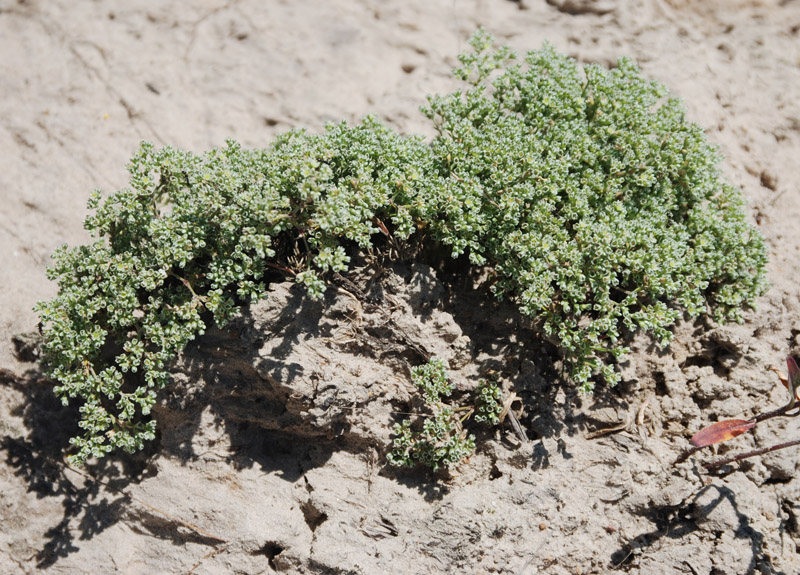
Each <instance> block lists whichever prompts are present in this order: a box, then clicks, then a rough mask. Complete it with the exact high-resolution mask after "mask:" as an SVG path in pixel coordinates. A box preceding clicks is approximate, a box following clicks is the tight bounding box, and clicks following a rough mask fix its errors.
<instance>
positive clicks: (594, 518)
mask: <svg viewBox="0 0 800 575" xmlns="http://www.w3.org/2000/svg"><path fill="white" fill-rule="evenodd" d="M478 26H483V27H485V28H486V29H487V30H489V31H490V32H492V33H493V34H495V36H496V37H497V38H498V39H499V40H500V41H503V42H506V43H509V44H510V45H511V46H512V47H514V48H515V49H518V50H525V49H528V48H537V47H539V46H540V45H541V44H542V42H543V41H544V40H549V41H550V42H551V43H553V44H554V45H555V46H556V47H557V48H559V49H560V50H563V51H565V52H567V53H569V54H570V55H572V56H574V57H576V58H578V59H579V60H580V61H582V62H600V63H603V64H607V65H611V64H613V63H614V62H615V61H616V59H617V58H618V57H619V56H623V55H626V56H631V57H633V58H634V59H636V60H637V61H638V62H639V64H640V66H641V68H642V70H643V71H644V73H645V74H646V75H648V76H650V77H653V78H656V79H658V80H660V81H662V82H664V83H665V84H667V85H668V86H669V87H670V88H671V90H672V91H673V93H675V94H676V95H678V96H680V97H681V98H683V99H684V100H685V102H686V105H687V108H688V113H689V116H690V118H691V119H693V120H695V121H697V122H699V123H701V124H702V125H703V126H704V127H706V128H707V132H708V137H709V138H710V139H711V140H712V141H713V142H715V143H716V144H718V145H719V146H720V148H721V150H722V152H723V153H724V155H725V156H726V161H725V164H724V169H725V172H726V174H727V176H728V177H729V179H730V180H731V181H733V182H734V183H735V184H736V185H737V186H740V187H741V188H742V189H743V190H744V192H745V194H746V195H747V196H748V198H749V199H750V203H749V205H748V210H749V211H750V213H751V214H752V218H753V221H754V222H755V223H757V225H758V226H759V229H760V230H761V232H762V233H763V234H764V236H765V238H766V241H767V245H768V250H769V255H770V264H769V279H770V282H771V288H770V290H769V292H768V293H767V294H766V295H765V296H764V297H763V298H761V300H760V301H759V306H758V309H757V310H756V311H753V312H749V313H748V314H747V316H746V321H745V323H744V324H742V325H734V326H718V325H714V324H712V323H709V322H707V321H698V322H694V323H684V324H682V325H680V326H678V327H677V329H676V339H675V342H674V343H673V344H672V345H671V346H670V347H669V348H668V349H667V350H664V351H659V350H658V349H656V348H654V347H653V346H651V344H650V342H649V341H648V340H647V339H645V338H641V339H637V340H636V342H635V343H634V346H633V347H634V352H633V354H632V355H631V358H630V361H629V362H628V364H627V365H625V366H624V370H623V374H624V381H623V384H621V385H620V386H618V387H616V388H614V389H606V388H602V387H601V388H599V389H598V390H597V391H596V393H595V394H594V395H592V396H586V395H583V394H580V393H579V392H578V391H577V390H576V389H575V388H574V387H573V386H571V385H570V384H569V383H568V382H567V381H566V380H565V377H564V373H563V366H562V365H561V364H560V362H559V361H558V355H557V353H556V350H554V349H553V348H552V347H550V346H549V345H548V344H546V343H544V342H542V341H541V340H540V339H539V338H538V337H537V335H536V333H535V332H534V331H531V330H530V329H529V327H528V326H527V325H526V323H525V322H524V321H522V320H521V318H520V317H519V315H518V314H516V313H515V311H514V309H513V307H508V306H506V305H504V304H499V303H497V302H495V301H493V300H492V299H491V298H490V297H488V296H487V294H486V293H484V292H483V291H482V290H481V289H480V287H475V286H473V284H472V283H471V282H470V281H469V280H468V278H464V277H463V275H459V274H458V273H457V272H454V271H453V270H452V269H440V268H437V267H430V266H429V265H427V264H425V263H421V262H420V263H414V264H409V263H401V262H378V261H372V260H369V259H364V261H363V262H362V266H361V267H360V268H359V269H358V270H357V271H356V272H355V273H353V274H351V275H350V276H348V277H347V278H340V280H339V281H338V282H337V283H336V287H335V288H332V289H330V290H329V292H328V295H327V297H326V300H325V301H324V302H323V303H322V304H319V303H313V302H310V301H308V300H307V299H306V298H304V297H303V294H302V291H301V290H299V289H297V288H296V287H294V286H293V284H290V283H277V284H273V285H272V286H271V287H270V289H271V292H272V293H271V294H270V297H269V298H268V299H267V300H265V301H264V302H261V303H259V304H257V305H253V306H251V307H249V308H248V309H246V310H244V311H243V313H242V314H241V316H239V317H238V318H237V319H236V320H235V321H234V322H233V323H231V324H230V325H229V326H227V327H226V328H224V329H222V330H212V331H209V332H208V333H207V334H206V335H205V336H204V337H203V338H201V339H199V340H198V341H197V342H195V343H194V344H193V345H192V346H191V347H190V348H189V349H187V350H186V353H185V354H184V355H183V357H182V358H181V360H180V362H178V363H177V364H176V365H175V366H174V368H173V372H174V378H173V380H174V381H173V384H172V385H171V386H170V387H169V388H168V389H167V390H166V392H165V393H163V394H162V399H161V402H160V403H159V405H158V407H157V409H156V410H155V412H156V418H157V419H158V423H159V430H160V432H159V437H158V439H157V441H155V442H153V444H151V445H150V446H149V447H148V449H147V451H146V452H145V453H141V454H138V455H136V456H134V457H125V456H116V457H111V458H108V459H106V460H103V461H100V462H95V463H93V464H91V465H89V466H88V467H86V468H84V469H82V470H76V469H73V468H70V467H68V466H66V465H65V464H64V463H63V453H64V450H65V448H66V447H67V445H68V444H67V441H68V438H69V436H70V435H71V434H73V433H75V431H76V428H75V421H76V418H75V412H74V410H73V408H64V407H62V406H61V403H60V402H59V401H57V400H56V399H55V398H54V397H53V395H52V388H51V384H50V383H49V382H48V381H47V380H46V379H44V377H43V376H42V375H41V373H40V371H39V369H38V366H37V363H36V359H37V357H36V354H37V351H36V347H35V341H31V340H30V339H29V338H27V337H25V336H23V337H19V335H20V334H26V333H30V332H35V330H36V324H37V321H38V320H37V318H36V315H35V314H34V313H33V311H32V307H33V305H34V303H35V302H36V301H37V300H39V299H44V298H48V297H51V296H52V295H53V294H54V292H55V286H53V285H52V284H50V283H49V282H48V281H47V280H46V279H45V275H44V269H45V266H46V265H47V262H48V256H49V254H50V253H51V252H52V251H53V250H54V249H55V247H56V246H58V245H59V244H61V243H64V242H67V243H70V244H75V243H80V242H83V241H86V236H85V234H84V232H83V231H82V228H81V222H82V218H83V216H84V214H85V203H86V200H87V198H88V196H89V192H90V191H91V190H92V189H93V188H95V187H102V188H103V189H104V190H105V191H107V192H108V191H113V190H114V189H117V188H119V187H122V186H124V185H125V172H124V166H125V164H126V162H127V159H128V157H129V156H130V155H131V154H132V153H133V151H135V149H136V148H137V145H138V142H139V141H140V140H142V139H146V140H150V141H153V142H155V143H156V144H158V145H166V144H170V145H173V146H176V147H183V148H188V149H191V150H194V151H198V152H199V151H202V150H204V149H208V148H211V147H214V146H219V145H222V144H223V143H224V140H225V138H227V137H233V138H235V139H237V140H239V141H240V142H242V144H243V145H245V146H251V147H257V146H265V145H267V143H268V142H269V141H270V140H271V138H273V137H274V136H275V134H277V133H280V132H282V131H285V130H286V129H289V128H299V127H304V128H308V129H311V130H318V129H320V128H321V127H322V125H324V123H325V122H327V121H332V120H340V119H346V120H356V119H358V118H359V117H361V116H363V115H365V114H367V113H372V114H375V115H377V116H379V117H381V118H382V119H384V120H385V121H387V122H388V123H390V124H391V125H393V126H395V127H396V128H397V129H398V130H401V131H403V132H406V133H412V132H421V133H426V134H427V133H429V128H428V127H427V125H426V120H425V119H424V118H423V117H422V116H421V114H419V113H418V112H417V108H418V106H419V105H420V104H421V103H422V102H423V101H424V96H425V94H427V93H431V92H443V91H447V90H450V89H452V88H453V87H454V86H455V85H456V81H455V80H454V79H453V78H451V77H450V76H449V70H450V68H451V67H452V65H453V64H454V62H455V55H456V54H457V53H458V52H459V51H460V50H462V49H463V48H464V47H465V45H466V39H467V38H468V37H469V36H470V35H471V34H472V32H473V31H474V30H475V29H476V28H477V27H478ZM0 53H2V54H3V58H2V60H0V70H1V71H2V72H0V151H2V155H1V156H0V157H2V160H0V162H2V170H0V194H2V196H1V197H2V200H3V209H2V211H0V244H1V245H2V246H3V249H2V250H0V296H2V302H3V305H2V306H1V307H0V572H3V573H12V574H17V573H20V574H22V573H25V574H27V573H53V574H55V573H64V574H73V573H75V574H79V573H93V574H104V573H117V572H121V573H130V574H135V573H143V574H145V573H147V574H150V573H195V574H219V573H241V574H257V573H273V572H279V573H289V574H312V573H313V574H316V573H320V574H339V573H341V574H345V573H347V574H350V573H353V574H366V575H371V574H379V573H427V574H429V573H508V574H514V575H531V574H534V573H548V574H584V575H585V574H588V573H617V572H624V573H636V574H648V575H649V574H660V573H664V574H671V573H686V574H694V575H701V574H702V575H712V574H713V575H723V574H731V575H733V574H737V575H738V574H743V573H770V574H771V573H775V574H777V573H783V574H793V573H797V572H800V555H799V554H798V545H800V503H798V496H800V479H798V478H797V477H796V469H797V465H798V458H799V457H800V456H799V455H798V454H800V451H798V450H797V449H789V450H784V451H778V452H775V453H772V454H769V455H767V456H765V457H763V458H760V459H752V460H748V461H746V462H743V463H741V464H738V465H734V466H730V467H728V468H725V469H724V470H723V471H722V472H720V473H716V474H708V473H706V472H705V471H704V470H703V469H702V467H701V465H700V464H701V463H702V462H703V461H706V460H708V459H709V458H713V454H711V453H709V454H705V455H702V454H698V455H697V456H694V457H691V458H689V459H688V460H686V461H684V462H682V463H678V464H675V463H674V462H675V460H676V458H678V457H679V456H680V455H681V453H683V452H684V450H685V449H686V448H687V447H688V446H689V443H688V437H689V436H691V434H692V433H694V432H695V431H697V430H698V429H700V428H702V427H704V426H706V425H708V424H709V423H711V422H713V421H715V420H717V419H724V418H729V417H747V416H749V415H752V414H753V413H757V412H760V411H764V410H765V409H769V408H771V407H778V406H780V405H781V404H783V403H784V402H785V401H786V392H785V391H784V390H783V388H782V387H781V386H780V385H778V380H777V377H776V376H775V374H774V373H772V372H771V371H770V370H769V366H770V365H773V364H774V365H781V364H782V362H783V358H784V357H785V356H786V355H787V354H795V355H798V354H800V327H798V318H800V299H798V295H799V294H800V285H798V282H797V281H795V280H796V277H797V276H798V271H800V267H799V266H798V264H797V262H798V255H800V253H799V252H800V235H799V234H798V231H797V224H796V222H798V221H800V219H799V216H800V214H799V213H798V212H800V207H798V206H800V202H797V201H796V200H797V199H798V193H800V161H798V157H800V154H799V152H800V103H798V99H797V94H798V93H800V2H798V1H797V0H780V1H779V0H761V1H759V0H728V1H725V2H723V1H722V0H713V1H712V0H709V1H706V2H702V3H699V2H690V1H688V0H636V1H632V2H622V1H615V0H595V1H592V0H547V1H534V0H524V1H522V2H510V1H507V0H476V1H469V2H467V1H462V0H458V1H448V2H426V1H423V0H409V1H407V2H402V3H393V2H385V1H379V0H331V1H329V2H325V3H319V2H311V1H292V2H289V1H278V2H271V3H262V2H257V1H255V0H241V1H236V0H229V1H227V2H212V1H209V2H205V3H195V4H193V5H191V6H190V5H189V4H178V3H163V2H157V1H155V0H150V1H142V2H136V3H128V2H123V1H121V0H120V1H106V2H96V1H88V0H82V1H78V2H66V1H63V0H53V1H49V2H44V1H43V0H13V1H12V0H0ZM428 263H431V262H428ZM431 356H437V357H441V358H443V359H445V360H447V361H448V363H449V365H450V367H451V369H450V374H451V377H452V380H453V382H454V383H455V385H456V390H457V391H456V394H455V395H456V398H458V397H460V396H461V395H463V394H465V393H466V392H468V391H469V390H471V389H473V388H474V386H475V385H476V382H477V380H478V379H479V378H480V377H483V376H485V375H486V374H487V373H488V372H490V371H491V372H496V374H497V377H498V378H499V381H500V382H501V384H502V386H503V390H504V392H505V393H506V395H507V396H509V395H510V394H512V393H515V394H516V395H517V396H518V400H517V401H515V402H514V404H513V405H512V408H513V409H514V410H515V413H516V414H517V415H518V418H519V421H520V423H521V426H522V428H523V429H524V431H525V434H526V435H527V441H524V440H523V439H521V438H520V435H519V433H516V432H515V431H514V430H513V428H512V427H511V426H510V425H509V424H508V421H506V422H505V423H504V424H503V425H501V426H500V427H499V428H496V429H494V430H485V429H480V428H475V429H474V430H473V432H474V433H475V434H476V437H477V443H478V448H477V450H476V453H475V454H474V455H473V456H472V457H470V458H469V460H468V461H466V462H465V463H464V464H463V465H461V466H460V467H458V468H457V469H455V470H453V471H452V472H451V473H449V474H445V475H440V476H437V477H433V476H431V475H429V474H426V473H423V472H421V471H406V470H398V469H396V468H392V467H390V466H387V464H386V453H387V449H388V447H389V443H390V440H391V428H392V425H393V424H394V423H396V422H398V421H401V420H402V419H403V418H404V417H406V415H405V414H406V413H408V412H410V411H412V410H413V409H414V408H415V406H417V405H418V399H416V398H415V390H414V386H413V385H412V383H411V381H410V370H411V368H412V367H413V366H415V365H419V364H421V363H424V361H425V360H426V359H427V358H428V357H431ZM795 437H797V424H796V422H795V421H793V420H784V421H774V422H770V423H769V424H766V425H763V426H759V427H758V428H757V430H756V432H755V433H752V434H745V435H742V436H741V437H739V438H737V439H735V440H734V441H732V442H730V444H725V445H724V446H721V447H720V449H719V455H724V454H730V453H736V452H740V451H745V450H747V449H752V448H755V447H762V446H766V445H770V444H772V443H777V442H779V441H787V440H790V439H794V438H795Z"/></svg>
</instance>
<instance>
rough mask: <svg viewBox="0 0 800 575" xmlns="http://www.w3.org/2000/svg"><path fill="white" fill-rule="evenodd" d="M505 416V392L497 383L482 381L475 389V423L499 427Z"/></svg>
mask: <svg viewBox="0 0 800 575" xmlns="http://www.w3.org/2000/svg"><path fill="white" fill-rule="evenodd" d="M502 414H503V391H502V390H501V389H500V386H499V385H498V383H497V381H495V380H494V379H492V380H485V379H482V380H480V381H479V382H478V386H477V387H476V388H475V421H476V422H478V423H485V424H487V425H498V424H499V423H500V417H501V416H502Z"/></svg>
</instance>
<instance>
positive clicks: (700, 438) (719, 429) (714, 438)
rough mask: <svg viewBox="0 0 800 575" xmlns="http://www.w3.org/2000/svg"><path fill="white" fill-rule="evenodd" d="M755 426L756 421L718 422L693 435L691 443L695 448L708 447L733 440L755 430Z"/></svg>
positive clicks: (733, 420)
mask: <svg viewBox="0 0 800 575" xmlns="http://www.w3.org/2000/svg"><path fill="white" fill-rule="evenodd" d="M755 426H756V422H755V421H751V420H747V419H726V420H725V421H718V422H717V423H715V424H714V425H709V426H708V427H706V428H705V429H701V430H700V431H698V432H697V433H695V434H694V435H692V438H691V439H690V440H689V441H690V442H691V443H692V445H694V446H695V447H706V446H708V445H714V444H715V443H720V442H722V441H728V440H729V439H733V438H734V437H736V436H737V435H741V434H742V433H744V432H745V431H747V430H748V429H753V428H754V427H755Z"/></svg>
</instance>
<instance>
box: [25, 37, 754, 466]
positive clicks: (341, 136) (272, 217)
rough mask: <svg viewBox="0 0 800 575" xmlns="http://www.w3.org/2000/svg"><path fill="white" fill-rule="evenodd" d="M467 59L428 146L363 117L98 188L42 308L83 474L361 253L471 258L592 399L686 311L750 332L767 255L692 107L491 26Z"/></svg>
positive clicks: (138, 163) (629, 72) (159, 157)
mask: <svg viewBox="0 0 800 575" xmlns="http://www.w3.org/2000/svg"><path fill="white" fill-rule="evenodd" d="M471 46H472V48H473V51H471V52H469V53H466V54H462V55H461V56H460V57H459V59H460V62H461V65H460V66H459V67H458V68H457V69H456V70H455V74H456V76H458V77H459V78H461V79H462V80H465V81H466V83H467V85H466V87H465V88H464V89H461V90H458V91H456V92H454V93H452V94H449V95H443V96H442V95H438V96H431V97H430V98H429V101H428V105H427V107H425V108H424V113H425V114H426V115H427V116H428V117H429V118H430V119H431V120H432V121H433V123H434V126H435V128H436V131H437V135H436V136H435V137H434V138H433V140H432V142H430V143H427V142H425V141H424V140H423V139H422V138H420V137H414V136H411V137H405V136H400V135H398V134H395V133H394V132H393V131H392V130H390V129H389V128H388V127H386V126H384V125H383V124H381V123H380V122H379V121H378V120H376V119H375V118H371V117H367V118H366V119H365V120H364V121H363V122H362V123H360V124H358V125H356V126H348V125H346V124H337V125H332V126H328V127H327V129H326V130H325V132H324V133H322V134H311V133H308V132H305V131H290V132H288V133H286V134H283V135H281V136H279V137H278V138H277V139H276V141H275V142H274V143H273V144H272V145H271V146H269V147H268V148H266V149H262V150H245V149H243V148H242V147H241V146H239V145H238V144H236V143H235V142H232V141H231V142H228V145H227V146H226V147H225V148H222V149H218V150H212V151H210V152H208V153H206V154H202V155H196V154H192V153H190V152H185V151H180V150H176V149H173V148H170V147H167V148H163V149H160V150H159V149H155V148H154V147H153V146H152V145H150V144H142V147H141V149H140V150H139V152H138V153H137V154H136V155H135V156H134V158H133V159H132V161H131V163H130V165H129V166H128V170H129V172H130V187H129V188H126V189H123V190H120V191H118V192H116V193H114V194H112V195H110V196H109V197H107V198H106V199H103V198H102V197H101V194H100V193H99V192H96V193H95V194H93V195H92V197H91V199H90V201H89V208H90V210H92V211H93V212H94V213H93V214H92V215H90V216H88V217H87V218H86V222H85V225H86V228H87V230H88V231H89V232H90V233H91V234H92V235H93V236H94V237H95V240H94V241H93V242H92V243H90V244H88V245H84V246H78V247H73V248H68V247H62V248H59V249H58V250H57V251H56V253H55V254H54V258H55V264H54V265H53V266H52V267H51V268H50V269H49V272H48V273H49V277H50V278H51V279H52V280H54V281H56V282H58V286H59V292H58V295H57V296H56V297H55V298H54V299H52V300H51V301H49V302H42V303H40V304H38V305H37V310H38V312H39V313H40V315H41V322H42V325H43V332H44V339H45V343H44V352H45V360H44V365H45V367H46V370H47V372H48V373H49V375H50V376H51V377H52V378H54V379H55V380H56V381H57V382H58V383H57V386H56V388H55V391H56V393H57V394H58V395H59V397H61V398H62V400H63V401H64V402H65V403H67V402H69V401H71V400H77V401H79V402H80V412H81V420H80V426H81V428H82V429H83V434H82V435H81V436H80V437H76V438H74V440H73V445H74V447H75V452H74V453H73V455H72V456H71V459H72V462H73V463H80V462H83V461H85V460H86V458H87V457H90V456H95V457H99V456H102V455H104V454H106V453H108V452H110V451H112V450H113V449H115V448H123V449H125V450H128V451H133V450H136V449H139V448H140V447H141V446H142V444H143V441H145V440H148V439H151V438H152V437H153V436H154V433H155V424H154V422H153V421H152V420H151V419H150V417H149V413H150V410H151V408H152V406H153V404H154V403H155V401H156V398H157V391H158V390H159V389H160V388H162V387H163V386H164V385H166V383H167V382H168V379H169V378H168V371H167V368H168V365H169V362H170V361H172V360H173V359H174V358H175V357H176V355H177V354H178V353H180V351H181V350H182V349H183V348H184V347H185V346H186V344H187V343H188V342H189V341H191V340H192V339H194V338H195V337H197V336H198V335H199V334H202V333H203V330H204V329H205V328H206V325H207V324H208V323H209V322H210V321H212V320H213V321H214V322H216V323H217V324H220V325H221V324H224V323H225V321H226V320H228V319H229V318H230V317H231V315H232V314H233V313H235V311H236V310H237V308H238V307H239V306H240V305H242V304H243V303H245V302H248V301H252V300H254V299H257V298H261V297H265V296H266V295H267V294H268V291H267V289H266V288H267V284H268V283H269V281H270V279H271V278H274V276H275V274H283V275H288V276H290V277H293V278H294V280H295V281H296V282H297V283H299V284H301V285H303V286H305V287H306V289H307V290H308V294H309V296H310V297H312V298H321V297H322V295H323V292H324V290H325V277H326V274H330V273H331V272H345V271H346V270H347V269H348V263H349V260H350V256H349V253H352V251H351V250H353V249H356V248H361V249H365V250H366V249H380V248H381V247H382V246H385V245H386V244H387V243H395V244H396V243H402V242H409V241H412V240H413V241H414V242H415V243H419V244H422V243H423V242H426V241H427V242H428V243H430V244H431V245H434V243H433V242H436V243H435V245H439V246H444V247H445V249H446V250H447V252H449V254H450V255H452V256H453V257H459V256H461V255H466V256H467V257H468V259H469V261H470V262H472V264H474V265H478V266H483V267H484V268H485V270H486V274H484V275H485V276H486V277H488V278H489V280H488V281H489V282H490V283H491V288H492V290H493V292H494V293H495V294H496V295H497V297H499V298H508V299H512V300H514V301H516V302H517V303H518V304H519V309H520V311H521V312H522V313H523V314H525V315H528V316H531V317H532V318H535V319H536V321H537V325H538V326H539V327H540V329H541V332H542V333H543V334H544V335H545V336H547V337H548V338H550V339H551V340H552V341H553V342H555V343H556V344H557V345H558V346H559V348H560V349H561V351H562V353H563V355H564V358H565V359H566V360H567V362H568V364H569V365H570V366H571V374H572V378H573V379H574V381H575V382H576V383H577V384H579V385H580V386H581V387H582V388H583V389H584V390H587V391H588V390H590V389H591V388H592V385H593V377H594V376H597V375H599V376H601V377H602V378H604V379H605V380H606V381H608V382H609V383H611V384H613V383H615V382H616V381H617V380H618V379H619V375H618V374H617V373H616V371H615V367H614V364H615V363H616V362H617V361H618V360H619V359H620V358H621V357H622V356H624V355H625V354H626V353H628V348H627V347H626V346H625V341H626V339H627V337H628V336H629V335H630V334H631V333H633V332H635V331H638V330H643V331H645V332H647V333H649V334H651V335H652V336H653V337H654V338H655V339H656V341H657V342H658V343H659V344H661V345H666V344H667V343H668V342H669V341H670V339H671V337H672V332H671V331H670V328H671V326H672V325H673V324H674V322H675V321H676V320H677V319H678V318H680V317H681V316H682V315H684V314H686V315H688V316H697V315H699V314H707V313H709V314H712V315H713V317H714V318H715V319H716V320H718V321H726V320H736V321H740V320H741V319H742V310H743V309H744V308H745V307H747V306H750V305H752V304H753V302H754V301H755V298H756V297H757V296H758V295H760V294H761V293H762V292H763V291H764V289H765V286H766V284H765V277H764V265H765V260H766V257H765V250H764V246H763V241H762V238H761V236H760V235H759V234H758V232H757V231H756V230H755V229H754V228H753V227H752V226H750V225H749V224H748V223H747V221H746V216H745V211H744V209H743V198H742V195H741V193H740V192H739V191H738V190H737V189H735V188H733V187H732V186H731V185H730V184H728V183H727V182H725V181H724V180H723V179H722V177H721V175H720V171H719V167H718V166H719V156H718V154H717V152H716V150H715V148H714V147H713V146H711V145H710V144H709V143H708V142H707V141H706V138H705V136H704V134H703V131H702V129H701V128H700V127H698V126H697V125H695V124H692V123H690V122H688V121H686V119H685V114H684V110H683V107H682V105H681V104H680V102H679V101H678V100H676V99H675V98H672V97H669V95H668V93H667V91H666V90H665V89H664V88H663V87H662V86H661V85H660V84H658V83H656V82H652V81H649V80H646V79H644V78H643V77H642V76H641V75H640V73H639V71H638V70H637V68H636V66H635V65H634V64H633V63H632V62H630V61H629V60H624V59H623V60H620V62H619V64H618V66H617V67H616V68H615V69H613V70H606V69H604V68H602V67H599V66H585V67H584V68H583V69H581V68H579V66H578V65H577V64H576V62H575V61H573V60H571V59H570V58H568V57H566V56H563V55H561V54H559V53H558V52H556V50H555V49H553V47H552V46H549V45H546V46H545V47H544V48H542V49H541V50H538V51H532V52H529V53H528V54H527V55H526V56H525V57H524V58H523V59H522V60H521V61H518V60H517V59H516V56H515V55H514V54H513V53H512V52H511V50H509V49H508V48H500V49H498V50H493V49H492V39H491V37H490V36H489V35H488V34H486V33H484V32H478V33H477V34H476V35H475V36H474V37H473V39H472V40H471ZM386 236H389V237H390V238H391V242H387V241H386Z"/></svg>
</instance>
